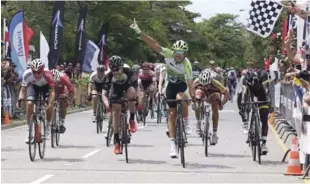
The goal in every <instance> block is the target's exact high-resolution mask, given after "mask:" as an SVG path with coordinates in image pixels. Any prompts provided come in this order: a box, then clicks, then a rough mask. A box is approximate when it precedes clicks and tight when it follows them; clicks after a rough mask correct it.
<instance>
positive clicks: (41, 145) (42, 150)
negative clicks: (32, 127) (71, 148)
mask: <svg viewBox="0 0 310 184" xmlns="http://www.w3.org/2000/svg"><path fill="white" fill-rule="evenodd" d="M39 125H40V135H41V140H40V142H38V145H39V155H40V158H41V159H43V158H44V155H45V146H46V139H45V135H46V134H45V133H46V127H45V126H46V125H45V120H44V119H42V120H40V121H39Z"/></svg>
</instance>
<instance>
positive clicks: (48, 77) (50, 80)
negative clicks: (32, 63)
mask: <svg viewBox="0 0 310 184" xmlns="http://www.w3.org/2000/svg"><path fill="white" fill-rule="evenodd" d="M31 84H33V85H36V86H39V87H42V86H45V85H48V86H49V87H51V88H53V87H55V82H54V77H53V73H52V72H51V71H50V70H48V69H47V68H44V70H43V77H42V78H41V79H39V80H36V79H35V77H34V75H33V72H32V70H31V68H29V69H27V70H26V71H25V72H24V74H23V80H22V86H23V87H28V86H29V85H31Z"/></svg>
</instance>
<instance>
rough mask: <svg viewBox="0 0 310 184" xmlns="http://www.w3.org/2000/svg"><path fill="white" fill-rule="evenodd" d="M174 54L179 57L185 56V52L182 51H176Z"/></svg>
mask: <svg viewBox="0 0 310 184" xmlns="http://www.w3.org/2000/svg"><path fill="white" fill-rule="evenodd" d="M173 54H174V55H176V56H179V55H185V52H184V51H181V50H177V51H174V52H173Z"/></svg>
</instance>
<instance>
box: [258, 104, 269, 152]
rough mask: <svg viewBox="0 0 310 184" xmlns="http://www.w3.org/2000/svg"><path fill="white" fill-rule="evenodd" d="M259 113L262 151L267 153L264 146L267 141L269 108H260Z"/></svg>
mask: <svg viewBox="0 0 310 184" xmlns="http://www.w3.org/2000/svg"><path fill="white" fill-rule="evenodd" d="M259 115H260V120H261V122H262V153H263V154H267V152H268V149H267V146H266V142H267V135H268V115H269V108H260V109H259Z"/></svg>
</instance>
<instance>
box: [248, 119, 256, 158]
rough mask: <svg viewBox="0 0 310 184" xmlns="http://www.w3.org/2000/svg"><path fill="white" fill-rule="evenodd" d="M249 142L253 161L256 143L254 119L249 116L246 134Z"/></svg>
mask: <svg viewBox="0 0 310 184" xmlns="http://www.w3.org/2000/svg"><path fill="white" fill-rule="evenodd" d="M248 137H249V138H248V139H249V144H250V148H251V151H252V158H253V161H256V143H255V125H254V119H253V118H251V123H250V129H249V134H248Z"/></svg>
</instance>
